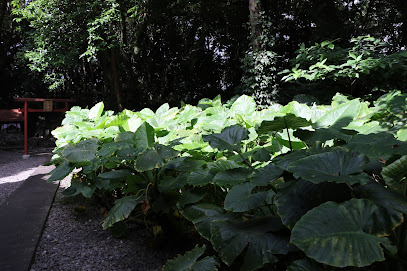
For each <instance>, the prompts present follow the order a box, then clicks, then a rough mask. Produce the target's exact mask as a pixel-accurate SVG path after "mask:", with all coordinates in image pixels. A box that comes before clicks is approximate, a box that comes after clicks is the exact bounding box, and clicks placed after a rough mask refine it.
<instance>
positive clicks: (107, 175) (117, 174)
mask: <svg viewBox="0 0 407 271" xmlns="http://www.w3.org/2000/svg"><path fill="white" fill-rule="evenodd" d="M129 175H131V172H130V171H129V170H126V169H119V170H113V171H108V172H104V173H100V174H99V175H98V177H99V178H102V179H124V178H126V177H127V176H129Z"/></svg>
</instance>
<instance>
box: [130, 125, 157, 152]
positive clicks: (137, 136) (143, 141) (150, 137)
mask: <svg viewBox="0 0 407 271" xmlns="http://www.w3.org/2000/svg"><path fill="white" fill-rule="evenodd" d="M134 142H135V144H136V148H141V149H142V150H143V151H144V150H146V149H147V148H151V147H153V144H154V128H153V127H151V126H150V124H148V123H146V122H144V123H143V124H142V125H140V127H139V128H138V129H137V131H136V132H135V133H134Z"/></svg>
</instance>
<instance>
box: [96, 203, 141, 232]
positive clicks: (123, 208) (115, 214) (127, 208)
mask: <svg viewBox="0 0 407 271" xmlns="http://www.w3.org/2000/svg"><path fill="white" fill-rule="evenodd" d="M141 202H143V199H142V197H139V196H127V197H123V198H121V199H118V200H115V202H114V206H113V208H112V209H111V210H110V211H109V213H108V215H107V217H106V218H105V220H104V221H103V229H107V228H109V227H111V226H112V225H113V224H114V223H116V222H119V221H122V220H124V219H126V218H127V217H128V216H129V215H130V213H131V212H132V211H133V210H134V208H136V206H137V204H139V203H141Z"/></svg>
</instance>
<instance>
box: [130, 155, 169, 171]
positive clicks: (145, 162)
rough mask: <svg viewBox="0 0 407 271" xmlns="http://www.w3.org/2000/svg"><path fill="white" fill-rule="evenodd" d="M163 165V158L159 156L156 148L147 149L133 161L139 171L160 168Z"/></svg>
mask: <svg viewBox="0 0 407 271" xmlns="http://www.w3.org/2000/svg"><path fill="white" fill-rule="evenodd" d="M163 165H164V159H162V158H161V156H160V155H159V154H158V152H157V151H156V150H147V151H146V152H144V153H142V154H140V155H139V156H138V157H137V159H136V162H135V167H136V169H137V170H138V171H140V172H143V171H148V170H152V169H154V168H160V167H162V166H163Z"/></svg>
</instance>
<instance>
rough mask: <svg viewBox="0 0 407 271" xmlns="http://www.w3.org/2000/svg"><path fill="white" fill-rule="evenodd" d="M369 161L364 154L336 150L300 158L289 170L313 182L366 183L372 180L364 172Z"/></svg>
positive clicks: (296, 175) (290, 165)
mask: <svg viewBox="0 0 407 271" xmlns="http://www.w3.org/2000/svg"><path fill="white" fill-rule="evenodd" d="M367 162H368V160H367V158H366V157H365V156H364V155H361V154H358V153H356V152H347V151H344V150H336V151H331V152H325V153H319V154H314V155H310V156H308V157H305V158H302V159H299V160H298V161H296V162H292V163H291V164H289V165H288V169H287V170H288V171H290V172H292V173H293V174H294V177H296V178H303V179H306V180H308V181H311V182H313V183H321V182H336V183H347V184H349V185H352V184H355V183H361V184H364V183H367V182H369V181H370V180H371V178H370V177H369V176H368V175H367V174H366V173H362V171H363V168H364V167H365V165H366V164H367ZM355 174H357V175H355Z"/></svg>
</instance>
